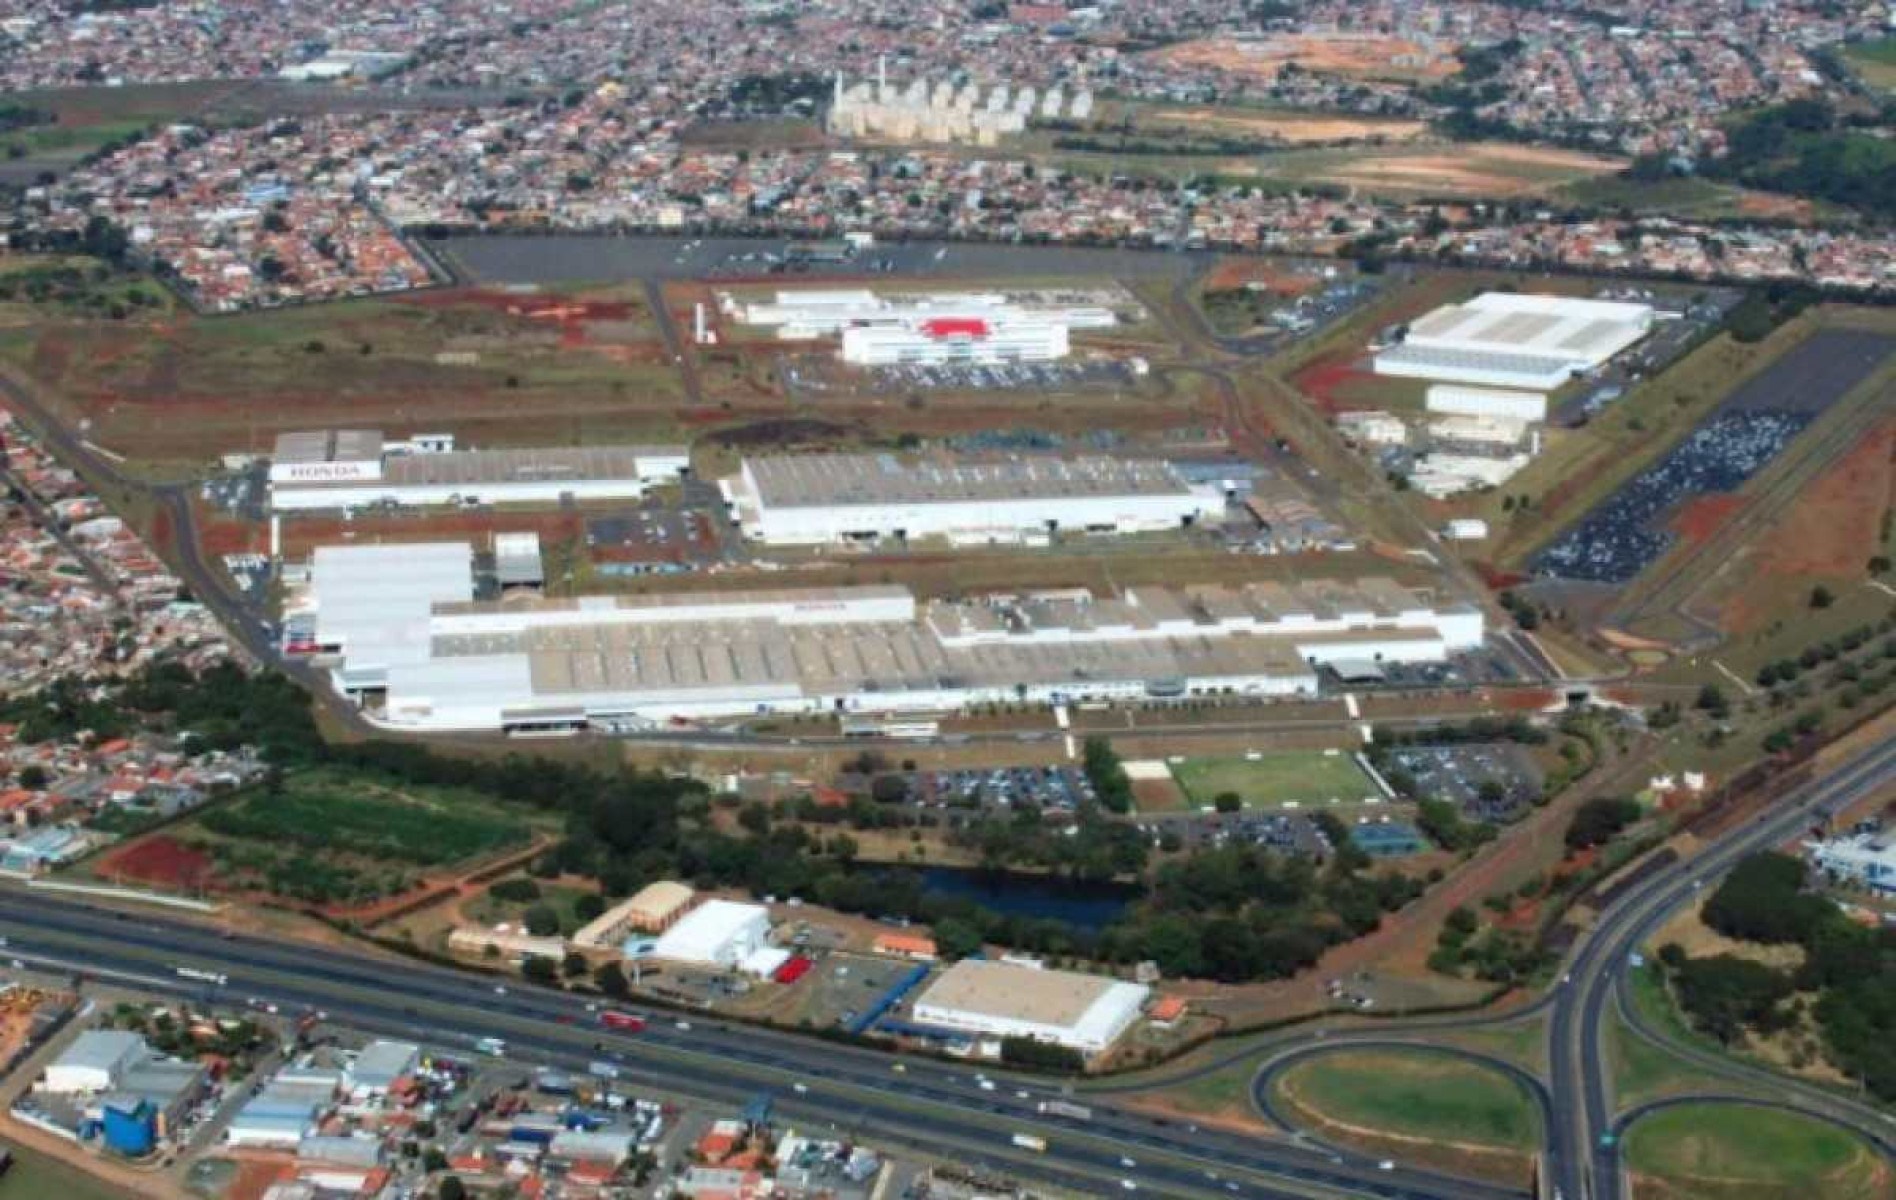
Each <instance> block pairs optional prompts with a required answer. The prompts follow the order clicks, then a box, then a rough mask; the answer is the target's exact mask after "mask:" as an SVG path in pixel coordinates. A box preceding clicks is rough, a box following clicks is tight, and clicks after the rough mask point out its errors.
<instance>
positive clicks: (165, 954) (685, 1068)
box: [0, 888, 1522, 1200]
mask: <svg viewBox="0 0 1896 1200" xmlns="http://www.w3.org/2000/svg"><path fill="white" fill-rule="evenodd" d="M0 934H4V936H5V937H6V938H7V939H8V953H10V954H13V955H16V956H19V957H21V958H22V959H23V960H27V961H30V962H31V963H33V964H34V965H40V966H48V967H53V968H60V969H68V970H80V971H86V972H90V973H92V974H94V975H97V976H99V977H100V978H102V979H106V980H123V981H128V982H134V983H135V982H138V981H146V982H148V983H151V984H155V985H166V986H173V987H175V986H178V985H179V984H180V983H181V982H182V983H185V984H186V985H187V986H201V985H197V984H191V983H189V982H188V981H181V980H179V978H178V977H177V974H176V971H177V968H178V967H181V966H182V967H187V968H191V969H193V970H197V971H204V972H209V973H212V974H217V975H222V976H224V977H226V980H227V982H226V983H225V984H223V985H222V986H221V987H219V988H218V989H217V990H218V992H219V994H220V996H221V998H222V999H224V1000H226V1001H235V1002H237V1003H243V1002H245V1001H246V1000H248V999H249V998H251V997H256V998H258V999H260V1000H265V1001H268V1002H270V1003H275V1004H278V1005H279V1006H288V1007H292V1008H295V1009H303V1008H308V1009H318V1010H321V1011H324V1012H327V1013H329V1014H330V1016H331V1018H332V1019H334V1020H336V1021H337V1022H339V1023H344V1024H349V1025H362V1026H364V1027H367V1028H386V1027H395V1028H400V1029H406V1030H409V1031H410V1032H412V1033H413V1035H415V1036H422V1037H426V1038H429V1039H430V1040H434V1041H442V1040H446V1041H447V1042H449V1043H450V1044H461V1045H466V1046H470V1047H471V1046H472V1045H473V1043H474V1042H475V1041H476V1040H478V1039H480V1038H483V1037H498V1038H502V1039H504V1040H506V1041H507V1042H508V1043H509V1045H510V1046H511V1047H513V1048H514V1050H515V1051H516V1052H525V1054H527V1055H528V1056H530V1057H531V1058H533V1059H535V1060H539V1059H542V1058H546V1057H549V1056H551V1057H553V1058H556V1059H558V1060H560V1061H566V1060H568V1059H595V1058H598V1057H600V1056H601V1055H602V1054H604V1055H607V1056H610V1057H612V1058H614V1059H615V1061H617V1062H620V1063H623V1064H624V1065H625V1067H626V1068H627V1069H628V1070H641V1071H645V1072H647V1073H649V1074H650V1075H651V1076H652V1077H653V1078H655V1079H662V1080H663V1081H664V1084H665V1086H667V1087H669V1088H673V1089H675V1090H683V1091H687V1092H688V1091H691V1090H692V1089H693V1088H694V1087H699V1086H705V1087H710V1088H714V1089H717V1090H716V1091H715V1092H714V1093H713V1094H714V1095H715V1096H716V1097H717V1098H719V1099H728V1098H729V1095H730V1094H731V1093H734V1092H742V1093H749V1094H754V1093H756V1092H760V1091H767V1092H772V1093H776V1094H779V1095H780V1096H782V1097H784V1098H785V1099H786V1100H788V1099H789V1097H791V1096H794V1100H790V1101H789V1102H791V1103H794V1104H796V1105H798V1106H800V1107H803V1108H806V1109H811V1110H814V1111H816V1112H819V1113H823V1114H828V1115H827V1119H829V1120H837V1121H839V1122H847V1123H849V1124H851V1125H853V1126H856V1127H860V1128H863V1129H866V1130H872V1131H874V1132H875V1133H876V1134H877V1135H878V1136H882V1135H884V1134H893V1135H901V1134H904V1133H910V1134H912V1133H913V1131H915V1130H916V1129H918V1128H919V1129H926V1130H927V1131H929V1137H930V1138H931V1139H934V1138H935V1135H936V1134H939V1135H940V1140H942V1141H943V1142H944V1143H945V1142H953V1143H956V1144H957V1145H959V1146H962V1147H979V1148H983V1151H984V1154H985V1157H987V1158H988V1159H990V1160H992V1161H994V1162H996V1163H1000V1162H1006V1163H1008V1164H1009V1165H1010V1169H1012V1170H1014V1171H1015V1172H1016V1173H1018V1174H1027V1175H1032V1176H1037V1177H1047V1176H1048V1173H1058V1172H1078V1173H1081V1174H1087V1173H1091V1174H1092V1175H1094V1176H1097V1175H1098V1173H1099V1172H1100V1171H1102V1170H1108V1169H1109V1170H1110V1171H1111V1172H1112V1173H1114V1174H1115V1176H1116V1178H1129V1179H1132V1180H1133V1181H1134V1182H1135V1183H1136V1184H1138V1185H1139V1187H1140V1188H1141V1189H1142V1190H1150V1191H1157V1192H1160V1193H1161V1194H1167V1195H1172V1194H1178V1195H1184V1194H1192V1193H1197V1192H1205V1191H1208V1190H1215V1191H1216V1192H1218V1193H1219V1194H1221V1195H1238V1196H1250V1197H1288V1196H1294V1195H1311V1194H1316V1195H1354V1196H1370V1197H1383V1198H1386V1200H1507V1198H1509V1197H1515V1196H1519V1195H1521V1194H1522V1192H1521V1191H1518V1190H1509V1189H1505V1188H1496V1187H1492V1186H1488V1185H1483V1184H1472V1183H1468V1182H1465V1181H1461V1180H1456V1179H1451V1178H1447V1177H1444V1176H1440V1175H1436V1174H1432V1173H1429V1172H1424V1171H1416V1170H1409V1169H1401V1168H1398V1169H1395V1170H1390V1171H1385V1170H1382V1169H1380V1168H1379V1167H1378V1165H1377V1164H1376V1163H1375V1162H1373V1161H1370V1160H1367V1159H1363V1158H1360V1157H1357V1156H1352V1155H1346V1154H1340V1153H1336V1152H1331V1151H1326V1150H1322V1149H1319V1148H1314V1147H1305V1146H1300V1145H1297V1144H1295V1143H1293V1142H1288V1141H1285V1142H1278V1141H1272V1140H1264V1139H1257V1138H1245V1137H1242V1136H1237V1135H1232V1134H1228V1133H1223V1132H1218V1131H1214V1130H1210V1129H1202V1128H1193V1127H1191V1126H1189V1125H1187V1124H1183V1123H1178V1122H1165V1121H1159V1120H1155V1119H1153V1118H1151V1117H1146V1116H1139V1115H1135V1114H1132V1113H1128V1112H1124V1111H1122V1110H1119V1109H1115V1108H1113V1107H1112V1106H1110V1105H1103V1104H1102V1105H1095V1106H1093V1107H1094V1109H1095V1111H1094V1115H1093V1116H1092V1118H1091V1119H1090V1120H1074V1119H1071V1118H1065V1117H1060V1116H1049V1115H1046V1114H1043V1113H1041V1112H1040V1111H1039V1109H1038V1105H1039V1104H1040V1103H1041V1102H1042V1101H1045V1100H1048V1099H1053V1098H1056V1097H1057V1096H1058V1095H1059V1094H1060V1093H1059V1091H1058V1089H1057V1088H1055V1087H1049V1086H1048V1084H1047V1083H1046V1081H1044V1080H1037V1079H1028V1078H1008V1077H1006V1076H1003V1075H999V1074H992V1075H991V1076H990V1079H991V1081H992V1082H993V1083H994V1084H995V1086H994V1087H993V1089H992V1090H989V1089H986V1088H983V1087H981V1086H980V1085H979V1084H978V1083H977V1082H976V1080H975V1078H974V1074H975V1072H974V1070H973V1069H972V1068H965V1067H959V1066H955V1065H953V1064H946V1063H942V1062H938V1061H935V1060H932V1059H926V1058H917V1057H912V1056H911V1057H908V1058H905V1059H895V1058H891V1057H890V1056H888V1055H886V1054H881V1053H877V1052H875V1051H871V1050H866V1049H862V1048H859V1047H856V1046H851V1045H846V1044H838V1043H832V1042H826V1041H821V1040H817V1039H813V1038H809V1037H800V1036H796V1035H792V1034H787V1033H779V1032H775V1031H771V1030H764V1029H757V1028H753V1027H750V1026H743V1025H732V1024H726V1023H723V1022H720V1021H717V1020H715V1019H712V1018H707V1017H704V1016H702V1015H700V1014H695V1013H694V1014H685V1015H683V1016H682V1018H681V1017H680V1015H679V1014H664V1013H657V1012H651V1013H648V1014H647V1015H648V1016H650V1018H651V1022H650V1025H649V1027H648V1029H647V1030H646V1031H645V1032H643V1033H641V1034H638V1035H634V1036H629V1037H628V1036H621V1035H614V1034H612V1033H610V1032H608V1031H606V1030H603V1029H601V1028H599V1027H598V1026H597V1024H596V1020H597V1019H596V1017H595V1016H594V1015H593V1014H592V1013H590V1012H589V1011H588V1009H587V1002H586V1001H585V1000H584V999H583V998H581V997H576V996H571V995H568V994H566V993H562V992H558V991H553V990H546V989H539V988H533V987H529V986H524V985H518V984H512V983H506V984H501V983H496V982H495V981H494V979H493V978H492V977H488V976H482V975H477V974H474V973H471V972H466V971H459V970H455V969H452V968H445V967H437V966H433V965H430V964H426V963H419V962H409V961H406V960H401V959H394V958H377V957H371V956H368V955H363V954H358V953H354V952H351V951H345V950H339V949H334V948H329V947H322V946H314V945H304V944H296V945H293V946H284V945H281V944H278V943H274V942H270V941H266V940H263V939H258V938H251V937H247V936H226V935H224V934H221V933H219V932H218V931H215V930H212V929H207V928H204V927H202V926H199V925H197V924H195V923H193V922H191V921H189V920H186V919H183V918H180V917H173V916H168V915H144V914H139V915H126V914H117V913H113V912H108V911H103V910H98V909H93V908H90V907H88V906H86V905H83V904H80V903H76V902H74V901H71V900H68V899H64V898H56V897H53V896H50V895H48V894H46V893H44V892H31V891H27V890H23V889H18V888H0ZM898 1063H899V1064H900V1068H901V1069H900V1070H898V1069H897V1064H898ZM582 1065H583V1064H582ZM798 1084H801V1085H803V1087H804V1089H806V1090H805V1091H802V1092H797V1091H795V1090H794V1089H795V1088H796V1085H798ZM1017 1131H1018V1132H1032V1133H1036V1134H1039V1135H1041V1136H1043V1137H1045V1138H1046V1140H1047V1143H1048V1149H1047V1152H1046V1154H1045V1155H1023V1154H1021V1153H1020V1152H1017V1151H1012V1150H1011V1149H1010V1146H1009V1139H1010V1137H1011V1134H1012V1133H1013V1132H1017ZM963 1157H964V1158H965V1156H963ZM1122 1160H1131V1161H1132V1162H1133V1163H1134V1165H1133V1166H1131V1167H1127V1166H1125V1165H1124V1164H1123V1162H1122ZM1214 1176H1216V1178H1215V1179H1214V1178H1213V1177H1214Z"/></svg>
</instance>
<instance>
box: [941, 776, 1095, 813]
mask: <svg viewBox="0 0 1896 1200" xmlns="http://www.w3.org/2000/svg"><path fill="white" fill-rule="evenodd" d="M905 778H906V782H907V784H908V793H907V798H906V802H907V803H909V804H915V805H920V806H921V807H924V808H957V809H1001V810H1012V809H1020V808H1030V809H1036V810H1039V811H1041V812H1053V813H1070V812H1073V811H1074V810H1075V809H1077V808H1078V807H1079V806H1080V804H1082V803H1084V802H1088V801H1091V800H1092V799H1093V785H1092V783H1090V782H1089V781H1088V780H1087V778H1086V773H1085V772H1083V771H1080V770H1078V769H1077V768H1074V767H995V768H992V769H990V770H962V771H917V772H914V773H912V774H909V775H908V776H906V777H905Z"/></svg>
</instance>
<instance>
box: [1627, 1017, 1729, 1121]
mask: <svg viewBox="0 0 1896 1200" xmlns="http://www.w3.org/2000/svg"><path fill="white" fill-rule="evenodd" d="M1606 1048H1607V1061H1608V1062H1609V1063H1610V1064H1611V1066H1612V1069H1613V1097H1614V1101H1615V1102H1616V1103H1617V1104H1618V1106H1619V1108H1620V1109H1621V1110H1622V1111H1624V1110H1625V1109H1628V1108H1633V1107H1635V1106H1637V1105H1640V1104H1644V1103H1646V1102H1647V1101H1648V1100H1659V1099H1663V1098H1664V1097H1666V1096H1676V1095H1680V1094H1682V1093H1685V1092H1705V1091H1711V1092H1724V1093H1730V1092H1734V1091H1745V1090H1747V1089H1745V1088H1744V1087H1743V1085H1740V1084H1736V1083H1734V1082H1733V1081H1731V1080H1727V1079H1725V1078H1723V1077H1721V1076H1715V1075H1710V1074H1707V1073H1705V1072H1704V1071H1701V1070H1699V1069H1698V1068H1697V1067H1694V1066H1692V1065H1691V1064H1690V1063H1687V1062H1686V1061H1685V1060H1683V1059H1681V1058H1678V1057H1677V1056H1675V1055H1673V1054H1671V1053H1670V1052H1668V1051H1666V1050H1663V1049H1661V1048H1660V1047H1658V1046H1655V1045H1653V1044H1652V1043H1651V1042H1648V1041H1647V1040H1646V1039H1645V1038H1642V1037H1640V1036H1639V1035H1638V1034H1636V1033H1634V1032H1633V1031H1632V1030H1631V1029H1630V1028H1628V1027H1627V1026H1626V1024H1625V1023H1624V1022H1623V1021H1621V1020H1620V1019H1619V1017H1618V1016H1615V1017H1614V1018H1613V1019H1612V1021H1611V1023H1610V1024H1609V1026H1608V1030H1607V1036H1606Z"/></svg>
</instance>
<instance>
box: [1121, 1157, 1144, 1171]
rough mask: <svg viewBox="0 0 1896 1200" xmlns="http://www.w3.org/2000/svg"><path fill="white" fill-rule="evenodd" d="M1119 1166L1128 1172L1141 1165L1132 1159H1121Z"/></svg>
mask: <svg viewBox="0 0 1896 1200" xmlns="http://www.w3.org/2000/svg"><path fill="white" fill-rule="evenodd" d="M1119 1165H1120V1166H1122V1167H1124V1168H1126V1170H1128V1171H1130V1170H1132V1169H1133V1168H1134V1167H1136V1166H1138V1165H1139V1164H1138V1163H1136V1162H1134V1161H1132V1160H1131V1159H1130V1158H1121V1159H1120V1160H1119Z"/></svg>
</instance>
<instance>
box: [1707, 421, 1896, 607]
mask: <svg viewBox="0 0 1896 1200" xmlns="http://www.w3.org/2000/svg"><path fill="white" fill-rule="evenodd" d="M1892 502H1896V420H1890V421H1885V422H1883V423H1882V424H1881V425H1879V426H1877V427H1876V428H1875V429H1873V430H1872V431H1871V432H1870V433H1869V434H1868V435H1867V436H1865V437H1864V438H1863V439H1862V440H1861V441H1860V442H1858V443H1857V445H1856V446H1855V448H1853V449H1852V450H1851V451H1850V452H1849V454H1847V455H1846V456H1845V457H1843V458H1842V459H1840V460H1838V461H1837V462H1836V463H1835V464H1833V465H1832V466H1830V467H1829V468H1828V469H1826V470H1825V471H1824V473H1823V474H1821V475H1819V476H1818V477H1817V478H1816V479H1815V480H1814V481H1813V482H1812V483H1811V484H1810V485H1809V486H1808V487H1806V488H1804V489H1803V490H1802V491H1801V492H1800V493H1799V494H1798V496H1797V498H1796V499H1795V500H1794V501H1792V503H1791V506H1790V507H1789V508H1788V509H1787V510H1785V511H1784V513H1783V515H1782V516H1780V517H1778V518H1777V520H1775V521H1774V522H1773V523H1772V524H1771V525H1770V527H1769V528H1768V529H1766V530H1765V531H1763V532H1762V533H1761V534H1760V535H1759V536H1758V537H1757V538H1756V540H1754V541H1753V542H1752V543H1751V545H1750V546H1748V547H1747V548H1746V549H1745V551H1744V553H1745V555H1746V556H1747V558H1748V559H1749V563H1748V565H1747V569H1746V570H1745V571H1744V572H1743V573H1742V579H1743V581H1744V582H1743V586H1734V587H1733V588H1731V589H1730V590H1729V592H1728V594H1727V595H1726V596H1724V597H1723V603H1722V604H1721V606H1720V609H1719V624H1720V625H1721V626H1722V627H1723V628H1725V629H1726V630H1727V631H1729V632H1731V633H1733V634H1740V635H1741V634H1748V633H1753V632H1756V631H1757V630H1758V629H1759V628H1761V627H1763V626H1764V625H1765V624H1767V623H1768V622H1769V621H1771V620H1772V619H1773V618H1774V616H1775V610H1774V609H1773V607H1772V605H1771V604H1769V603H1768V602H1767V600H1768V598H1769V597H1772V596H1776V595H1780V594H1782V592H1783V591H1784V589H1785V588H1795V587H1796V586H1797V585H1798V584H1800V583H1801V582H1803V581H1806V580H1809V579H1812V578H1824V579H1856V578H1860V577H1861V576H1862V575H1863V572H1864V570H1865V569H1866V565H1867V564H1868V562H1869V559H1870V557H1871V556H1872V555H1874V554H1876V553H1877V552H1878V549H1879V548H1880V546H1881V541H1882V521H1883V514H1884V513H1885V512H1886V511H1888V510H1889V507H1890V505H1891V503H1892Z"/></svg>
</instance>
